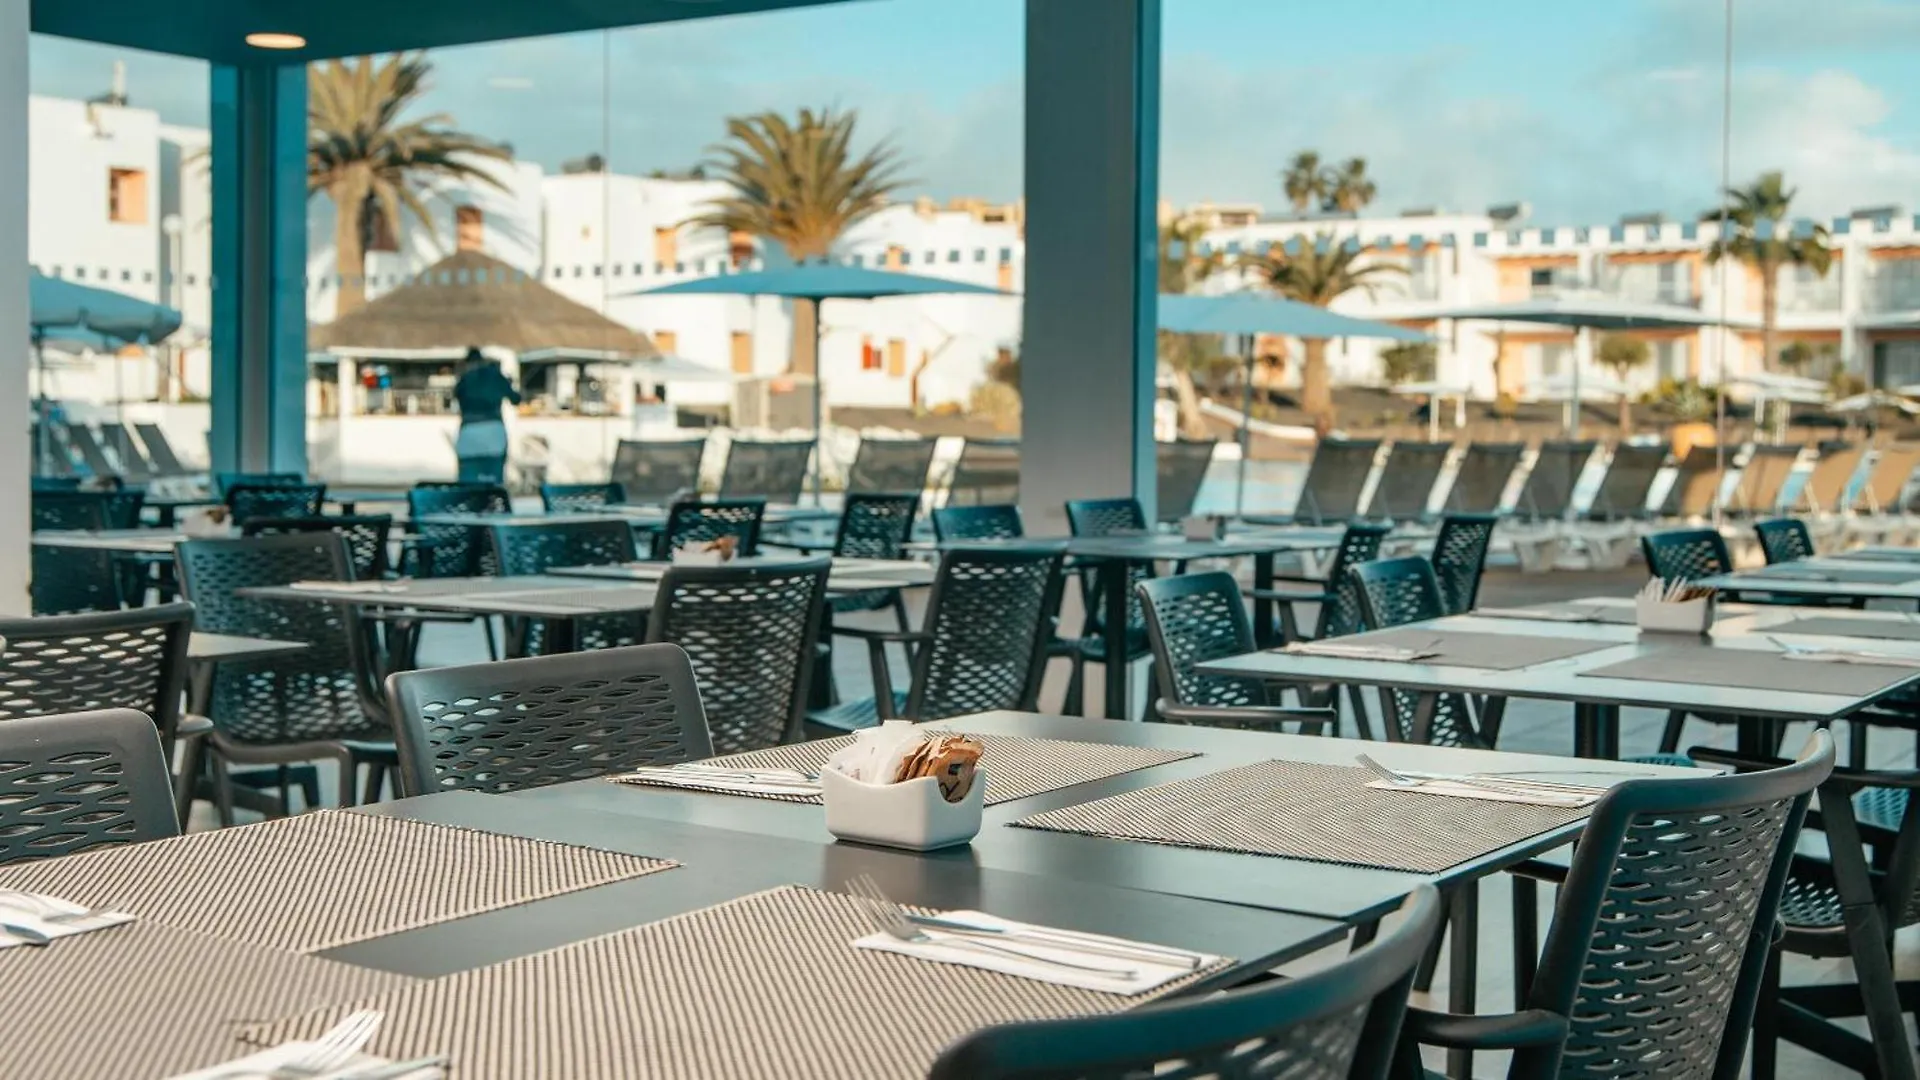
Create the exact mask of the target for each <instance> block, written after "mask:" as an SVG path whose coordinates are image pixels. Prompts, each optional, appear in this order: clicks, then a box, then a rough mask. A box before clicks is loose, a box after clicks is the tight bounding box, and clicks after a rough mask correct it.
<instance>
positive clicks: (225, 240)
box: [209, 64, 307, 472]
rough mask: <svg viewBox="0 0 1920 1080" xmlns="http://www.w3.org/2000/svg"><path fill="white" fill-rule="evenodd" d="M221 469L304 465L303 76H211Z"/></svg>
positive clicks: (256, 69) (228, 69)
mask: <svg viewBox="0 0 1920 1080" xmlns="http://www.w3.org/2000/svg"><path fill="white" fill-rule="evenodd" d="M210 105H211V120H212V125H213V150H212V154H211V158H210V160H209V165H210V167H211V169H212V171H213V327H212V330H213V335H212V338H213V424H212V428H213V430H212V432H211V434H210V436H209V439H210V449H211V450H212V455H213V467H214V468H216V469H240V470H248V471H264V470H274V471H286V472H305V471H306V465H307V407H306V384H307V291H306V273H307V72H306V68H305V67H303V66H301V65H297V64H295V65H271V66H266V65H263V66H248V67H234V66H229V65H223V64H216V65H214V67H213V75H212V88H211V95H210Z"/></svg>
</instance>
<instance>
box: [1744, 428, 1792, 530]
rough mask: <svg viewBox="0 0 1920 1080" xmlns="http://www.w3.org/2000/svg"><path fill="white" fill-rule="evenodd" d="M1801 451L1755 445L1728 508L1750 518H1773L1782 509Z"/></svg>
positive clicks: (1784, 447) (1765, 444)
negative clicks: (1788, 484)
mask: <svg viewBox="0 0 1920 1080" xmlns="http://www.w3.org/2000/svg"><path fill="white" fill-rule="evenodd" d="M1800 450H1801V448H1800V447H1798V446H1782V445H1775V444H1771V443H1755V444H1754V446H1753V450H1752V452H1751V453H1749V454H1748V456H1747V462H1746V465H1745V466H1744V467H1743V468H1742V469H1741V470H1740V482H1739V483H1738V484H1736V485H1735V486H1734V489H1733V494H1732V495H1731V496H1729V497H1728V499H1727V505H1726V509H1727V510H1728V511H1729V512H1731V513H1735V514H1741V515H1745V516H1748V517H1772V516H1773V515H1774V514H1775V513H1777V512H1778V511H1779V509H1780V495H1781V493H1782V492H1783V491H1784V490H1785V489H1786V486H1787V477H1788V476H1790V475H1792V473H1793V468H1794V466H1795V465H1796V464H1798V463H1799V461H1800Z"/></svg>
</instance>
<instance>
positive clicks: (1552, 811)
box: [1014, 761, 1591, 874]
mask: <svg viewBox="0 0 1920 1080" xmlns="http://www.w3.org/2000/svg"><path fill="white" fill-rule="evenodd" d="M1372 780H1373V775H1372V774H1371V773H1369V772H1368V771H1367V770H1365V769H1362V768H1358V767H1355V766H1348V765H1319V764H1311V763H1308V762H1301V761H1261V762H1256V763H1254V764H1252V765H1242V766H1239V767H1237V768H1232V769H1226V770H1224V771H1221V772H1217V773H1209V774H1207V775H1206V776H1198V777H1194V778H1193V779H1191V780H1181V781H1179V782H1177V783H1172V784H1162V785H1160V786H1158V787H1150V788H1144V789H1142V790H1140V791H1130V792H1127V793H1126V794H1124V795H1114V796H1110V797H1108V798H1105V799H1096V800H1094V801H1092V802H1087V803H1081V804H1080V805H1078V806H1069V807H1066V808H1064V809H1061V810H1049V811H1047V812H1046V813H1042V814H1035V815H1033V816H1032V817H1027V818H1021V819H1020V820H1019V821H1016V822H1014V824H1015V825H1018V826H1021V827H1023V828H1028V829H1048V830H1051V831H1054V832H1071V833H1083V834H1085V835H1088V836H1105V837H1111V838H1115V839H1120V840H1140V841H1144V842H1146V843H1149V844H1169V845H1172V846H1175V847H1191V848H1207V849H1210V850H1213V851H1232V852H1238V853H1241V854H1246V855H1279V856H1282V857H1285V858H1289V859H1310V860H1312V861H1314V862H1330V863H1344V864H1347V865H1349V866H1371V867H1379V868H1383V869H1387V870H1410V871H1414V872H1416V873H1423V874H1431V873H1438V872H1439V871H1441V870H1445V869H1447V868H1448V867H1451V866H1457V865H1459V864H1460V863H1463V862H1466V861H1467V860H1468V859H1472V858H1476V857H1478V856H1481V855H1485V854H1487V853H1488V852H1490V851H1497V850H1499V849H1500V848H1503V847H1506V846H1508V845H1510V844H1516V843H1519V842H1520V841H1522V840H1526V839H1528V838H1530V837H1533V836H1538V835H1539V834H1541V833H1543V832H1546V831H1547V830H1549V829H1557V828H1559V827H1560V826H1562V825H1566V824H1568V823H1570V822H1575V821H1579V820H1581V819H1582V818H1585V817H1586V816H1587V814H1588V813H1589V812H1590V809H1591V808H1589V807H1565V806H1534V805H1531V804H1528V803H1514V802H1492V801H1483V800H1480V799H1459V798H1447V797H1442V796H1438V795H1420V794H1415V793H1413V792H1408V791H1389V790H1385V789H1381V788H1370V787H1368V786H1367V784H1368V783H1369V782H1370V781H1372Z"/></svg>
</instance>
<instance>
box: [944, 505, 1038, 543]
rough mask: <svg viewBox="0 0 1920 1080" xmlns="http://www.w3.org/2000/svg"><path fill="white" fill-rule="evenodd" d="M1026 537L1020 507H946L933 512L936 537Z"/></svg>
mask: <svg viewBox="0 0 1920 1080" xmlns="http://www.w3.org/2000/svg"><path fill="white" fill-rule="evenodd" d="M1026 534H1027V529H1026V525H1025V524H1024V523H1023V522H1022V521H1021V520H1020V508H1019V507H1017V506H1013V505H1008V504H987V505H983V506H943V507H941V508H940V509H938V510H935V511H934V512H933V536H934V539H936V540H938V541H940V542H941V543H943V544H944V543H946V542H948V541H951V540H1017V539H1019V538H1020V537H1022V536H1025V535H1026Z"/></svg>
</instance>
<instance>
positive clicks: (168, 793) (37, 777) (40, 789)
mask: <svg viewBox="0 0 1920 1080" xmlns="http://www.w3.org/2000/svg"><path fill="white" fill-rule="evenodd" d="M178 835H180V821H179V818H178V817H177V816H176V815H175V811H174V808H173V785H172V781H171V779H170V778H169V776H168V773H167V762H166V758H165V757H164V756H162V754H161V752H160V739H159V737H158V736H157V735H155V734H154V728H153V721H151V720H149V719H147V718H146V716H145V715H143V714H141V713H138V712H135V711H133V710H132V709H105V710H101V711H99V712H83V713H63V714H58V715H53V716H35V717H29V718H26V719H20V720H7V721H4V722H0V865H5V864H9V863H18V862H23V861H25V860H28V859H44V858H50V857H52V856H56V855H71V854H73V853H75V852H79V851H92V850H94V849H96V848H103V847H109V846H112V845H115V844H137V843H140V842H142V841H146V840H164V839H166V838H167V837H169V836H178Z"/></svg>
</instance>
